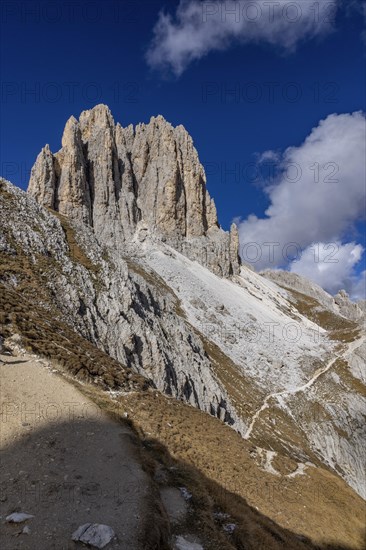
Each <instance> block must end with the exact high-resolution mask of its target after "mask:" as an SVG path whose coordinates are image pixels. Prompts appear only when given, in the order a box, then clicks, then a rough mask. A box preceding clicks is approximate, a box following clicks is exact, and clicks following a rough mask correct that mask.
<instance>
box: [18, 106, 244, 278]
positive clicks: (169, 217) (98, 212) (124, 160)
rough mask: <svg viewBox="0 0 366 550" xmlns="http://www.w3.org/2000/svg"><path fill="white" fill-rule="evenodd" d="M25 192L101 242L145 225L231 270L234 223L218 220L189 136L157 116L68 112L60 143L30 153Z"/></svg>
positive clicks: (126, 238)
mask: <svg viewBox="0 0 366 550" xmlns="http://www.w3.org/2000/svg"><path fill="white" fill-rule="evenodd" d="M28 192H29V193H30V194H31V195H32V196H33V197H34V198H35V199H36V200H37V201H38V202H39V203H40V204H41V205H43V206H46V207H48V208H52V209H53V210H56V211H58V212H60V213H61V214H64V215H66V216H67V217H68V218H71V219H73V220H75V221H78V222H82V223H84V224H87V225H90V226H92V227H93V230H94V232H95V235H96V237H97V239H98V240H99V242H101V243H103V244H108V245H110V244H113V246H117V247H118V248H120V247H123V246H124V245H126V243H129V242H130V241H131V240H132V239H134V238H141V236H139V235H140V234H141V233H142V234H144V232H146V231H148V232H149V235H150V236H154V237H155V238H157V239H161V240H164V241H165V242H167V243H168V244H170V245H171V246H173V247H174V248H175V249H176V250H178V251H180V252H182V253H183V254H185V255H186V256H188V257H189V258H191V259H194V260H197V261H198V262H200V263H201V264H202V265H205V266H206V267H208V268H209V269H211V270H212V271H213V272H215V273H216V274H218V275H221V276H224V277H228V276H230V275H232V274H236V273H238V272H239V256H238V244H239V243H238V235H237V230H236V227H235V226H232V228H231V231H230V233H228V232H225V231H223V230H222V229H221V228H220V227H219V224H218V221H217V214H216V207H215V204H214V201H213V200H212V199H211V198H210V196H209V194H208V192H207V189H206V179H205V173H204V169H203V167H202V165H201V164H200V162H199V159H198V155H197V151H196V149H195V148H194V146H193V141H192V138H191V137H190V135H189V134H188V133H187V131H186V130H185V129H184V128H183V126H178V127H176V128H173V126H171V125H170V124H169V123H168V122H166V121H165V120H164V118H163V117H161V116H158V117H156V118H154V117H153V118H152V119H151V120H150V122H149V124H139V125H137V126H136V127H133V126H131V125H130V126H128V127H127V128H122V126H121V125H120V124H115V123H114V120H113V117H112V115H111V112H110V111H109V109H108V107H106V106H104V105H98V106H96V107H95V108H94V109H92V110H90V111H84V112H83V113H81V115H80V118H79V120H76V119H75V118H74V117H71V118H70V119H69V120H68V122H67V124H66V126H65V130H64V134H63V138H62V148H61V150H60V151H59V152H58V153H56V154H52V153H51V151H50V149H49V146H48V145H46V146H45V147H44V148H43V149H42V151H41V152H40V154H39V155H38V157H37V160H36V163H35V165H34V167H33V169H32V173H31V178H30V182H29V187H28Z"/></svg>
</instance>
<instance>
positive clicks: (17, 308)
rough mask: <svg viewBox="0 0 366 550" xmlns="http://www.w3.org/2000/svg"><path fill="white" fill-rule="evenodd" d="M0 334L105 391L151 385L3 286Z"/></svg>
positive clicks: (51, 313) (142, 387) (49, 313)
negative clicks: (17, 339)
mask: <svg viewBox="0 0 366 550" xmlns="http://www.w3.org/2000/svg"><path fill="white" fill-rule="evenodd" d="M0 312H1V313H0V335H2V336H3V337H4V338H7V337H9V336H11V335H13V334H19V335H20V336H21V341H22V344H23V346H24V347H25V349H26V350H27V351H29V352H33V353H36V354H38V355H39V356H41V357H45V358H47V359H50V360H52V361H55V362H56V363H57V364H58V365H59V366H61V367H63V369H64V371H65V372H67V373H69V374H71V375H72V376H75V377H77V378H78V379H80V380H83V381H88V382H93V383H96V384H99V385H100V386H101V387H104V388H111V389H113V388H114V389H122V388H126V389H132V388H138V389H140V390H144V389H145V388H147V387H148V385H149V383H148V382H147V380H146V379H144V378H143V377H141V376H139V375H137V374H135V373H133V372H132V371H131V370H130V369H128V368H127V367H124V366H123V365H121V364H120V363H118V362H117V361H115V360H114V359H112V358H111V357H109V356H108V355H107V354H105V353H104V352H103V351H101V350H99V349H98V348H96V347H95V346H93V345H92V344H91V343H90V342H89V341H88V340H86V339H85V338H82V337H81V336H79V335H78V334H77V333H76V332H74V331H73V330H72V329H71V328H70V327H69V326H68V325H67V324H66V323H64V322H62V321H61V320H59V319H57V317H55V314H54V312H52V311H48V310H46V309H44V308H42V307H41V306H35V305H34V303H30V302H29V301H28V300H27V299H25V298H24V296H22V295H21V294H19V292H17V291H15V290H12V289H9V288H7V287H5V286H4V285H3V284H1V283H0Z"/></svg>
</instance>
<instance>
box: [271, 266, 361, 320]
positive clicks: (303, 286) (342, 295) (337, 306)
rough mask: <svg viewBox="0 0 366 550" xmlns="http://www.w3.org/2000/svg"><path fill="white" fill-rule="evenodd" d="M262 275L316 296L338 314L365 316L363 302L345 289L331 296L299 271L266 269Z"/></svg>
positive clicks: (288, 287)
mask: <svg viewBox="0 0 366 550" xmlns="http://www.w3.org/2000/svg"><path fill="white" fill-rule="evenodd" d="M261 275H263V276H264V277H265V278H266V279H269V280H270V281H273V282H275V283H276V284H278V285H279V286H282V287H284V288H287V289H289V290H295V291H297V292H301V294H305V295H306V296H310V297H311V298H314V299H315V300H317V301H318V302H319V304H321V306H323V307H324V308H325V309H326V310H329V311H332V312H333V313H335V314H336V315H341V316H342V317H344V318H345V319H349V320H351V321H361V320H362V319H363V318H364V316H365V312H364V311H363V310H362V307H361V304H356V303H355V302H352V301H351V299H350V298H349V296H348V294H347V292H346V291H345V290H340V291H339V292H338V294H336V295H335V296H331V295H330V294H328V292H326V291H325V290H324V289H323V288H321V287H320V286H319V285H317V284H316V283H314V282H312V281H309V280H308V279H305V277H301V275H298V274H297V273H291V272H289V271H280V270H277V271H271V270H266V271H262V273H261Z"/></svg>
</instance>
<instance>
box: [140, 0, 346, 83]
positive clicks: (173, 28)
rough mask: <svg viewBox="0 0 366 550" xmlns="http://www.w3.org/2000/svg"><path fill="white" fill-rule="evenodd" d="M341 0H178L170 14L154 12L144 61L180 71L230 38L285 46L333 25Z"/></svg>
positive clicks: (287, 48)
mask: <svg viewBox="0 0 366 550" xmlns="http://www.w3.org/2000/svg"><path fill="white" fill-rule="evenodd" d="M340 3H341V0H333V1H332V2H329V0H318V2H311V1H310V0H296V1H295V2H290V1H289V0H273V1H271V0H219V1H206V0H204V1H201V0H181V1H180V3H179V5H178V7H177V10H176V13H175V15H174V17H173V16H171V15H170V14H167V13H164V12H160V14H159V17H158V21H157V23H156V24H155V27H154V30H153V33H154V37H153V40H152V42H151V44H150V47H149V49H148V51H147V55H146V59H147V62H148V64H149V65H150V66H151V67H153V68H155V69H167V70H171V71H172V72H173V73H174V74H175V75H176V76H180V75H181V74H182V73H183V71H184V70H185V69H186V68H187V66H188V65H189V64H190V63H191V62H193V61H195V60H198V59H201V58H202V57H204V56H206V55H207V54H208V53H209V52H211V51H215V50H226V49H228V48H229V47H230V46H231V45H232V44H235V43H250V42H251V43H255V42H265V43H267V44H271V45H274V46H279V47H281V48H282V49H283V50H285V51H293V50H295V48H296V46H297V44H298V43H299V42H301V41H302V40H305V39H311V38H313V37H315V36H319V35H323V34H326V33H327V32H329V31H330V30H331V29H332V28H333V24H334V17H335V13H336V11H337V8H338V6H339V4H340Z"/></svg>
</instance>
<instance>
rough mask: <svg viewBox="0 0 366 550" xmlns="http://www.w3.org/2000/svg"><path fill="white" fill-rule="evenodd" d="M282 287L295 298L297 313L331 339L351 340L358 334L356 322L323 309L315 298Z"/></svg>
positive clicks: (358, 328)
mask: <svg viewBox="0 0 366 550" xmlns="http://www.w3.org/2000/svg"><path fill="white" fill-rule="evenodd" d="M284 288H286V290H287V291H288V292H289V293H290V294H292V295H293V297H294V298H295V302H294V305H295V307H296V309H297V310H298V311H299V313H301V314H302V315H304V317H307V318H308V319H310V320H311V321H314V322H315V323H317V324H318V325H319V326H321V327H322V328H324V329H325V330H327V331H328V333H329V336H330V338H332V339H333V340H338V341H340V342H353V341H354V340H356V339H357V338H358V337H359V336H360V327H359V325H358V324H357V323H356V322H354V321H349V320H348V319H345V318H344V317H340V316H339V315H336V314H335V313H332V312H331V311H328V310H325V309H324V307H323V306H322V305H321V304H320V303H319V302H318V301H317V300H315V298H311V297H310V296H306V295H305V294H302V293H301V292H298V291H296V290H293V289H290V288H287V287H284Z"/></svg>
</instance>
